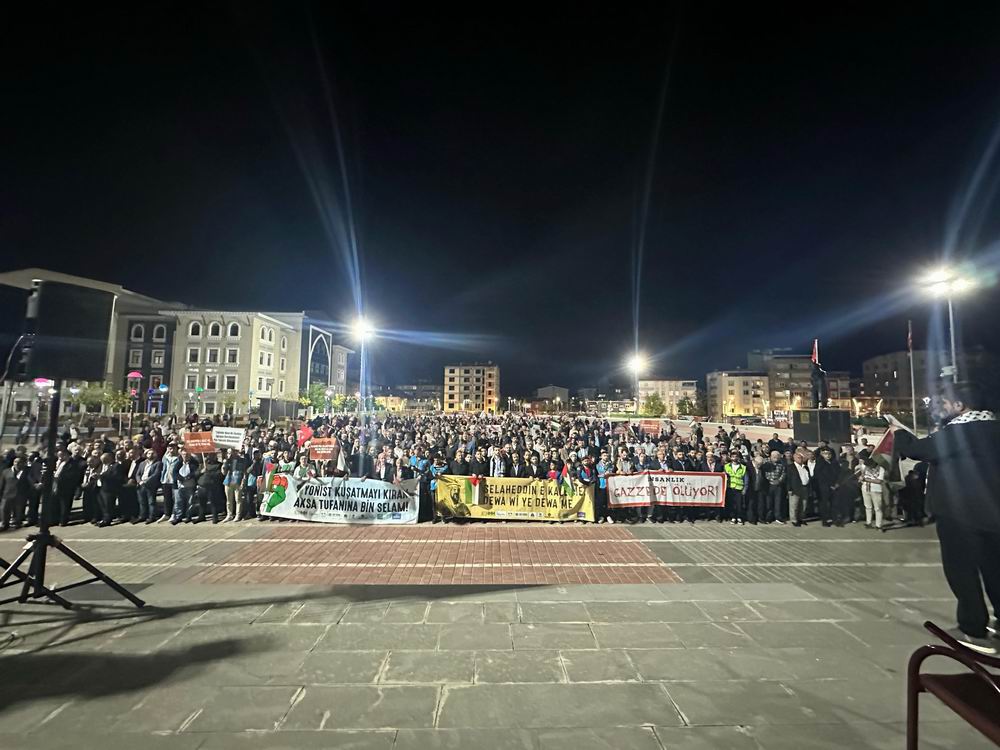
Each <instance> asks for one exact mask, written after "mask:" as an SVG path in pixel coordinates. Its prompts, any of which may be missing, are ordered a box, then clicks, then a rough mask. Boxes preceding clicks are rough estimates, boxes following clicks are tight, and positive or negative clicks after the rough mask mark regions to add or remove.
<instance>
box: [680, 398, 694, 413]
mask: <svg viewBox="0 0 1000 750" xmlns="http://www.w3.org/2000/svg"><path fill="white" fill-rule="evenodd" d="M677 414H678V415H680V416H682V417H690V416H691V415H692V414H694V404H693V403H691V399H689V398H688V397H687V396H684V397H683V398H681V399H680V401H678V402H677Z"/></svg>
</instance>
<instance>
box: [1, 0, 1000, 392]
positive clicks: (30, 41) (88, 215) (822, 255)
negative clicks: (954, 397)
mask: <svg viewBox="0 0 1000 750" xmlns="http://www.w3.org/2000/svg"><path fill="white" fill-rule="evenodd" d="M355 5H360V6H363V7H353V6H355ZM624 5H627V6H628V7H623V4H621V3H607V4H599V3H562V4H557V3H544V4H538V3H536V4H531V5H523V6H518V5H512V4H503V5H498V6H494V8H495V15H475V14H476V13H480V14H481V13H484V10H483V9H482V8H478V9H477V8H475V7H474V6H454V8H453V6H445V5H441V6H440V7H439V8H435V7H434V6H433V5H430V6H428V5H427V4H412V3H407V4H392V3H359V4H351V5H348V4H346V3H336V4H334V3H322V4H314V5H313V6H312V7H310V6H307V5H305V4H301V3H276V4H274V5H272V6H269V5H266V4H262V3H260V4H258V3H253V4H251V3H233V4H220V3H205V4H198V5H194V4H177V3H156V4H148V7H145V8H135V7H131V6H122V7H119V8H112V7H110V6H108V7H107V8H105V9H101V10H94V9H93V8H91V7H88V8H86V11H85V12H82V11H81V12H80V13H79V14H78V15H72V16H70V15H66V14H67V13H68V11H67V10H66V9H65V8H64V7H62V6H51V7H49V8H48V9H47V10H44V11H43V12H40V13H39V14H38V15H37V16H35V17H33V18H27V17H14V16H12V15H11V11H9V10H8V11H6V12H7V17H6V18H5V21H4V23H3V24H2V26H3V29H4V30H3V32H2V38H0V42H2V47H3V49H4V52H3V53H2V54H3V57H4V65H3V72H2V74H0V75H2V76H3V80H4V86H3V91H4V105H3V112H4V115H3V117H2V118H0V136H2V140H0V143H2V148H0V175H2V179H0V243H2V245H0V248H2V249H0V267H2V269H3V270H6V269H9V268H10V269H12V268H18V267H23V266H41V267H48V268H51V269H54V270H58V271H63V272H67V273H73V274H79V275H83V276H89V277H93V278H98V279H102V280H107V281H112V282H116V283H120V284H122V285H124V286H126V287H128V288H130V289H133V290H135V291H138V292H142V293H145V294H149V295H152V296H156V297H160V298H162V299H167V300H170V299H174V300H179V301H184V302H189V303H192V304H195V305H198V306H201V307H206V308H213V309H214V308H221V309H262V310H268V309H270V310H302V309H323V310H326V311H328V312H329V314H330V315H331V316H333V317H334V318H335V319H339V320H349V319H351V318H352V317H353V316H354V314H355V309H356V308H355V295H354V293H353V292H352V289H353V287H354V284H353V283H352V276H351V272H350V267H351V265H350V263H348V262H347V260H346V259H347V258H348V257H349V255H350V253H349V249H348V247H349V244H350V243H349V242H348V241H346V239H345V238H346V237H347V236H348V234H347V231H346V227H347V226H348V225H347V223H346V219H345V217H346V216H347V215H348V211H347V205H348V204H347V200H346V193H345V191H344V177H345V174H346V178H347V179H346V182H347V184H348V185H349V190H350V197H351V208H352V215H353V219H354V224H355V227H356V237H357V248H358V256H359V259H360V270H359V276H360V279H361V286H362V288H363V299H364V304H365V307H366V310H367V311H368V313H369V316H370V317H371V318H372V319H373V320H374V321H375V322H376V323H377V324H378V325H380V326H382V327H384V328H386V329H393V330H400V329H405V330H410V331H427V332H434V333H447V334H455V335H454V336H451V337H448V338H446V339H445V342H446V343H447V342H451V346H452V347H453V348H450V349H449V348H440V347H439V346H437V347H436V346H417V345H412V344H411V345H407V344H402V343H398V342H396V341H391V340H385V341H381V342H380V343H379V344H378V345H377V348H376V350H375V354H374V368H375V380H377V381H379V382H389V383H392V382H402V381H409V380H413V379H416V378H420V377H425V378H433V379H435V380H437V379H438V378H439V377H440V374H441V370H440V367H441V366H442V365H443V364H444V363H445V362H446V361H453V360H459V359H462V360H465V361H469V360H473V359H482V360H485V359H493V360H495V361H498V362H499V363H500V364H501V366H502V368H503V371H502V386H503V390H504V392H505V393H511V392H515V393H517V392H524V391H526V390H527V389H529V388H533V387H536V386H540V385H544V384H546V383H549V382H554V383H557V384H560V385H566V386H569V387H575V386H584V385H591V384H596V383H599V382H602V381H606V380H607V379H608V378H609V377H610V378H616V377H618V378H620V377H621V376H622V373H621V369H620V368H621V362H622V360H623V359H624V357H625V356H626V355H627V354H628V353H630V352H631V350H632V348H633V312H632V304H633V292H632V277H633V271H632V263H633V260H632V259H633V256H634V252H635V246H636V243H637V237H638V236H639V235H640V234H641V232H640V226H641V224H642V222H641V221H640V217H641V215H642V213H643V211H642V207H643V204H644V202H645V200H646V193H645V185H646V181H647V170H648V168H649V166H650V163H651V162H650V155H651V147H652V142H653V133H654V123H655V121H656V117H657V109H658V105H659V101H660V93H661V89H662V88H663V84H664V80H665V76H666V75H667V71H668V62H669V61H672V62H670V64H669V78H668V79H666V80H667V85H666V89H665V91H666V96H665V99H664V100H663V101H664V107H663V116H662V121H661V123H660V128H659V137H658V148H657V151H656V158H655V160H653V161H652V172H651V179H650V182H649V184H650V186H651V189H650V190H649V193H648V217H647V220H646V223H645V231H644V237H645V244H644V248H645V250H644V261H643V265H642V270H643V273H642V285H641V297H640V299H641V306H640V315H639V341H640V347H641V348H642V349H643V350H644V351H646V352H648V353H649V354H651V355H659V357H658V359H657V361H656V367H655V369H656V372H657V374H660V375H663V376H676V377H703V376H704V373H705V372H706V371H708V370H711V369H716V368H722V367H734V366H738V365H740V364H743V365H745V352H746V351H747V349H750V348H755V347H762V346H776V347H793V348H794V349H795V350H797V351H802V352H807V351H808V350H809V347H810V345H811V340H812V338H813V337H814V336H819V337H820V342H821V354H822V355H823V356H822V359H823V363H824V365H825V366H826V367H828V368H836V369H841V368H843V369H852V370H854V371H856V372H857V371H860V364H861V360H862V359H863V358H864V357H867V356H871V355H873V354H877V353H881V352H884V351H889V350H894V349H901V348H903V346H904V343H905V331H906V320H907V318H913V319H914V324H915V329H916V339H917V343H918V345H920V344H921V343H923V342H924V341H925V340H926V337H927V335H928V330H929V326H928V321H929V320H930V317H931V315H932V314H933V312H934V308H933V307H932V305H930V304H928V302H927V301H926V300H924V299H922V298H920V297H918V296H916V295H913V296H912V299H910V300H909V301H908V302H904V303H902V304H896V305H895V306H893V305H890V304H888V303H887V304H886V305H885V306H884V307H883V306H882V305H880V304H879V301H880V300H881V299H883V298H886V299H888V298H889V297H890V296H893V295H894V297H895V299H897V300H898V299H899V297H900V293H899V291H898V290H899V288H900V285H901V284H905V283H907V282H908V281H909V280H910V279H911V278H912V277H913V276H914V275H915V274H916V273H918V272H919V271H920V270H921V269H922V268H924V267H926V266H927V265H928V264H930V263H932V262H934V261H935V259H936V258H938V257H939V256H940V253H941V251H942V247H943V246H944V245H945V244H946V239H945V238H946V237H947V236H948V231H949V227H950V226H953V222H952V219H950V218H949V217H953V216H954V215H955V206H956V201H958V200H959V196H961V195H962V194H963V191H964V190H965V189H966V187H967V186H968V184H969V182H970V180H971V179H972V178H973V176H974V174H975V170H976V168H977V166H978V165H979V164H980V162H981V160H982V157H983V154H984V152H985V151H986V149H987V147H988V144H989V142H990V139H991V137H992V136H993V134H994V130H995V128H996V127H997V126H998V124H1000V54H998V53H997V36H996V30H997V28H998V22H1000V5H997V4H996V3H981V4H968V5H963V6H962V7H961V8H959V7H958V6H954V5H949V4H937V5H936V8H934V9H930V8H929V6H928V7H927V8H923V9H921V6H917V5H909V4H907V5H898V6H893V7H888V6H887V7H886V10H885V11H879V12H884V13H885V15H884V16H876V15H872V12H873V7H871V4H858V5H856V6H854V7H853V8H851V7H849V6H844V9H843V10H841V11H840V12H838V13H834V12H833V11H831V10H830V9H824V11H823V12H819V11H815V10H814V11H810V12H809V14H808V18H806V16H805V15H804V14H803V15H800V14H801V13H803V11H802V6H800V5H791V4H790V5H788V6H787V7H786V8H785V9H780V8H778V6H774V11H773V12H769V13H763V12H761V11H760V10H759V8H756V9H755V12H754V13H753V14H749V15H742V16H741V15H736V14H734V12H733V11H732V10H731V9H730V7H729V5H730V4H726V3H719V4H707V5H706V4H691V5H690V6H687V7H681V6H664V5H662V4H660V3H650V4H643V3H629V4H624ZM543 6H544V7H543ZM446 8H447V9H448V10H447V11H446ZM331 112H333V113H335V117H336V122H337V123H338V127H339V132H340V142H341V143H342V148H343V161H344V163H345V164H346V173H345V172H344V171H343V170H342V169H341V167H340V158H339V157H338V149H337V143H338V139H337V132H336V130H335V128H334V126H333V122H334V120H333V119H332V118H331ZM997 161H998V159H997V158H995V159H994V160H993V162H994V163H992V164H990V165H987V167H986V169H985V175H984V178H983V179H982V180H981V182H980V183H979V184H980V185H981V187H980V189H979V191H978V192H977V193H976V194H975V196H974V200H973V201H972V203H971V204H970V205H971V210H970V211H969V212H968V214H967V216H966V220H965V221H964V222H963V223H962V227H961V231H960V232H959V235H958V241H957V242H956V243H955V248H954V251H955V253H956V255H957V256H959V257H963V258H965V257H980V256H982V255H983V254H984V253H986V252H987V250H988V249H989V247H990V245H991V243H995V242H996V241H997V240H998V238H1000V220H998V207H1000V204H998V202H997V201H991V194H990V190H991V189H995V188H996V186H997V179H998V174H1000V164H996V162H997ZM321 209H322V210H321ZM980 218H982V221H979V219H980ZM950 222H952V223H950ZM995 265H996V261H995V260H994V261H993V262H992V265H991V268H992V267H993V266H995ZM988 275H989V274H987V276H988ZM894 290H895V291H894ZM998 313H1000V304H998V303H997V294H996V289H995V288H986V289H982V290H980V291H979V292H978V293H977V294H976V295H975V296H974V297H972V298H970V299H969V300H963V301H962V302H961V304H960V306H959V315H960V319H961V321H962V326H963V329H964V330H963V337H964V340H965V343H966V344H967V345H969V344H984V345H986V346H988V347H990V348H993V349H1000V332H998V327H997V326H995V325H994V324H993V323H994V321H995V319H996V315H997V314H998ZM416 338H418V339H419V338H420V337H416ZM441 342H442V338H441V337H435V338H434V339H433V341H432V342H431V343H437V344H440V343H441ZM459 344H461V346H459Z"/></svg>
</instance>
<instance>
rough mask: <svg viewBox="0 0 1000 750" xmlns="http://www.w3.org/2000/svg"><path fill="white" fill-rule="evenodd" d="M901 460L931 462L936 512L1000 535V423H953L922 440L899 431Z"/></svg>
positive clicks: (932, 500)
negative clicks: (998, 458) (904, 458)
mask: <svg viewBox="0 0 1000 750" xmlns="http://www.w3.org/2000/svg"><path fill="white" fill-rule="evenodd" d="M895 439H896V446H897V451H898V452H899V454H900V455H901V456H905V457H907V458H913V459H916V460H917V461H927V462H928V463H929V464H930V465H931V470H930V472H929V473H928V477H927V501H928V503H930V508H931V510H932V512H933V513H934V514H935V515H937V516H941V517H942V518H947V519H949V520H952V521H954V522H955V523H960V524H963V525H966V526H969V527H972V528H975V529H978V530H980V531H990V532H993V533H998V532H1000V461H998V460H997V459H996V456H997V450H998V448H1000V422H966V423H964V424H952V425H948V426H947V427H944V428H943V429H941V430H938V431H937V432H935V433H934V434H933V435H931V436H930V437H926V438H923V439H922V440H919V439H917V437H916V436H914V435H913V434H912V433H909V432H907V431H906V430H896V434H895Z"/></svg>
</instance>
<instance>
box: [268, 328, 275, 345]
mask: <svg viewBox="0 0 1000 750" xmlns="http://www.w3.org/2000/svg"><path fill="white" fill-rule="evenodd" d="M267 340H268V342H270V343H272V344H273V343H274V329H273V328H268V329H267Z"/></svg>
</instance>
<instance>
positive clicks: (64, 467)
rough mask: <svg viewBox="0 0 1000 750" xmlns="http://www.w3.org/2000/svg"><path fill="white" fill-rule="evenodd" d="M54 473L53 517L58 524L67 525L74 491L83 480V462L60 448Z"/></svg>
mask: <svg viewBox="0 0 1000 750" xmlns="http://www.w3.org/2000/svg"><path fill="white" fill-rule="evenodd" d="M56 455H57V460H56V468H55V473H54V474H53V477H52V497H53V499H54V500H55V506H56V507H55V517H56V521H57V522H58V523H59V525H60V526H69V514H70V511H71V509H72V507H73V499H74V498H75V497H76V491H77V490H78V489H79V488H80V483H81V482H82V481H83V464H82V463H80V462H79V461H76V460H74V458H73V457H72V456H71V455H70V454H69V451H67V450H65V449H62V450H60V451H59V452H58V453H57V454H56Z"/></svg>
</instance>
